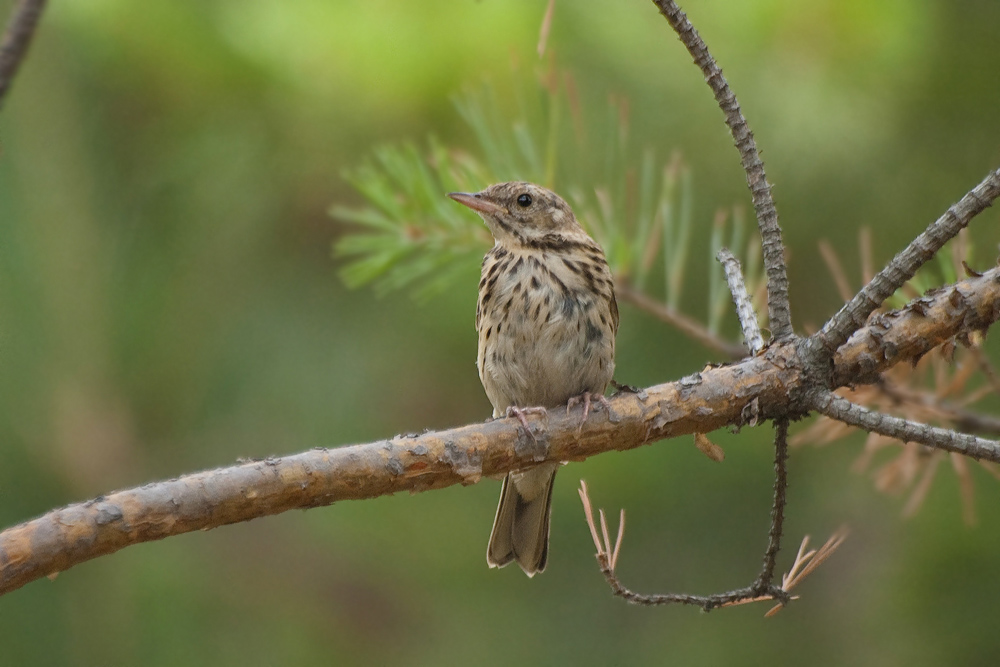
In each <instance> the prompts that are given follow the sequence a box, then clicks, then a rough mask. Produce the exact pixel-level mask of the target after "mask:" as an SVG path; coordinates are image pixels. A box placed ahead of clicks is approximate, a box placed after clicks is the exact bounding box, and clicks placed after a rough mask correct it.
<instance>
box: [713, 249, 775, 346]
mask: <svg viewBox="0 0 1000 667" xmlns="http://www.w3.org/2000/svg"><path fill="white" fill-rule="evenodd" d="M716 259H718V260H719V261H720V262H721V263H722V268H723V269H725V272H726V282H727V283H728V284H729V292H730V293H731V294H732V295H733V303H735V304H736V315H737V316H738V317H739V318H740V327H741V328H742V329H743V340H744V341H745V344H746V346H747V349H748V350H750V354H751V355H754V354H757V353H758V352H760V351H761V349H762V348H763V347H764V338H763V337H762V336H761V335H760V325H759V324H758V323H757V313H755V312H754V309H753V303H752V302H751V301H750V294H749V293H747V285H746V282H745V281H744V280H743V269H742V267H741V266H740V260H738V259H736V256H735V255H733V253H731V252H730V251H729V249H728V248H722V249H720V250H719V254H718V255H716Z"/></svg>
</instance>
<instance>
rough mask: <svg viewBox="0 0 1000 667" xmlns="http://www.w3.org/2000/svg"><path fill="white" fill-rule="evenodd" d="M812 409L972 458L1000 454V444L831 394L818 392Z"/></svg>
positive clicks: (992, 456) (847, 421) (881, 433)
mask: <svg viewBox="0 0 1000 667" xmlns="http://www.w3.org/2000/svg"><path fill="white" fill-rule="evenodd" d="M812 406H813V407H814V408H815V409H816V410H817V412H819V413H821V414H824V415H826V416H827V417H829V418H831V419H836V420H837V421H842V422H844V423H845V424H850V425H851V426H856V427H858V428H862V429H864V430H866V431H869V432H874V433H878V434H880V435H884V436H888V437H890V438H896V439H897V440H902V441H903V442H916V443H919V444H921V445H927V446H928V447H934V448H935V449H943V450H945V451H948V452H955V453H956V454H963V455H965V456H971V457H972V458H974V459H987V460H989V461H995V460H996V456H997V452H998V451H1000V442H996V441H994V440H986V439H984V438H977V437H976V436H974V435H968V434H967V433H958V432H956V431H950V430H948V429H944V428H938V427H936V426H929V425H928V424H921V423H919V422H913V421H909V420H907V419H901V418H899V417H893V416H892V415H886V414H882V413H881V412H873V411H871V410H869V409H867V408H864V407H862V406H860V405H858V404H856V403H851V402H850V401H849V400H847V399H846V398H841V397H840V396H837V395H836V394H833V393H830V392H820V393H817V394H816V396H815V397H814V399H813V400H812Z"/></svg>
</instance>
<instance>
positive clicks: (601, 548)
mask: <svg viewBox="0 0 1000 667" xmlns="http://www.w3.org/2000/svg"><path fill="white" fill-rule="evenodd" d="M577 492H578V493H579V494H580V502H582V503H583V514H584V516H585V517H586V519H587V527H588V528H589V529H590V536H591V538H592V539H593V540H594V548H595V549H597V553H596V554H595V557H596V558H597V563H598V565H599V566H600V569H601V574H602V575H604V579H605V580H606V581H607V582H608V586H609V587H610V588H611V592H612V593H613V594H614V595H616V596H617V597H620V598H623V599H624V600H626V601H627V602H629V603H631V604H636V605H641V606H658V605H665V604H686V605H692V606H695V607H701V608H702V609H703V610H705V611H711V610H713V609H718V608H721V607H735V606H739V605H744V604H749V603H751V602H764V601H773V600H777V601H778V604H777V606H775V607H772V608H771V610H770V611H768V612H767V614H765V616H773V615H774V614H776V613H777V612H778V610H780V609H781V608H783V607H784V606H785V605H787V604H788V603H789V602H790V601H792V600H795V599H797V597H794V596H792V595H790V591H791V590H792V589H793V588H794V587H795V586H797V585H798V584H800V583H801V582H802V580H803V579H805V578H806V577H807V576H808V575H809V574H810V573H811V572H813V571H814V570H815V569H816V568H817V567H819V566H820V565H821V564H822V563H823V562H824V561H825V560H826V559H828V558H829V557H830V556H831V555H832V554H833V552H834V551H836V550H837V548H838V547H839V546H840V545H841V544H843V543H844V540H845V539H846V537H847V529H846V528H840V529H839V530H838V531H837V532H835V533H834V534H833V535H832V536H831V537H830V539H829V540H827V541H826V544H824V545H823V546H822V547H820V548H819V549H818V550H816V551H811V550H810V551H807V550H806V548H807V547H808V545H809V536H808V535H807V536H806V537H805V538H804V539H803V540H802V545H801V546H800V547H799V551H798V554H797V555H796V556H795V562H794V563H793V564H792V567H791V569H789V571H788V572H787V573H786V574H784V575H783V576H782V577H781V582H782V583H781V586H772V585H768V586H766V587H760V586H758V585H757V584H755V585H753V586H747V587H746V588H738V589H736V590H732V591H728V592H726V593H719V594H716V595H689V594H687V593H654V594H644V593H636V592H635V591H633V590H631V589H629V588H627V587H626V586H625V585H624V584H622V582H621V580H620V579H619V578H618V575H617V574H616V572H615V569H616V567H617V565H618V556H619V555H620V553H621V546H622V537H623V536H624V534H625V510H622V511H621V519H620V523H619V524H618V536H617V539H616V540H615V543H614V546H612V544H611V537H610V535H611V532H610V531H609V530H608V526H607V522H606V519H605V515H604V510H598V513H597V515H598V517H599V521H600V523H601V528H600V530H598V528H597V521H595V519H594V509H593V506H592V505H591V502H590V495H589V493H588V491H587V483H586V482H585V481H583V480H580V488H579V489H578V490H577Z"/></svg>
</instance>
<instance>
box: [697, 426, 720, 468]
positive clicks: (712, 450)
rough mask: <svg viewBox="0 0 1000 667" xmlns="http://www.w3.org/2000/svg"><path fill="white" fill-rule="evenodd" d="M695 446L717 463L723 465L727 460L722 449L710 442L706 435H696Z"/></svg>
mask: <svg viewBox="0 0 1000 667" xmlns="http://www.w3.org/2000/svg"><path fill="white" fill-rule="evenodd" d="M694 446H695V447H697V448H698V450H699V451H700V452H701V453H702V454H704V455H705V456H707V457H708V458H710V459H712V460H713V461H715V462H716V463H722V462H723V461H724V460H725V458H726V453H725V452H724V451H723V450H722V447H719V446H718V445H717V444H715V443H714V442H712V441H711V440H709V439H708V436H707V435H705V434H704V433H695V434H694Z"/></svg>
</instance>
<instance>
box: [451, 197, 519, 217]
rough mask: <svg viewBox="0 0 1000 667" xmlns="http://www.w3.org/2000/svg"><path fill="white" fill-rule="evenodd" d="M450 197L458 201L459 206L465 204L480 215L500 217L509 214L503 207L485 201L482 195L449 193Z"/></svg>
mask: <svg viewBox="0 0 1000 667" xmlns="http://www.w3.org/2000/svg"><path fill="white" fill-rule="evenodd" d="M448 196H449V197H451V198H452V199H454V200H455V201H457V202H458V203H459V204H465V205H466V206H468V207H469V208H471V209H472V210H473V211H476V212H478V213H485V214H487V215H499V214H501V213H506V212H507V211H506V209H505V208H504V207H503V206H500V205H499V204H494V203H493V202H491V201H489V200H488V199H484V198H483V196H482V194H481V193H470V192H449V193H448Z"/></svg>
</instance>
